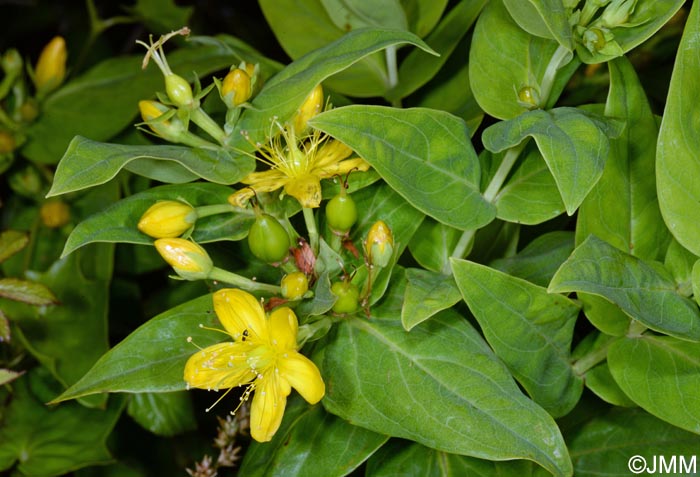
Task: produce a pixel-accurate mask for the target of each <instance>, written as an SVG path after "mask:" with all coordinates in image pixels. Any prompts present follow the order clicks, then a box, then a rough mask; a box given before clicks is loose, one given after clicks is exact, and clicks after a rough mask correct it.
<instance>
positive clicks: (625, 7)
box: [565, 0, 637, 57]
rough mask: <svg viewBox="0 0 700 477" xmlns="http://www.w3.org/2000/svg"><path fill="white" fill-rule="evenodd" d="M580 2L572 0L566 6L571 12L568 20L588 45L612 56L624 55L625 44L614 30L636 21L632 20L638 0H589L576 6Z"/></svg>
mask: <svg viewBox="0 0 700 477" xmlns="http://www.w3.org/2000/svg"><path fill="white" fill-rule="evenodd" d="M578 3H579V2H578V1H571V0H569V1H567V2H566V4H565V6H566V7H567V8H568V9H569V11H570V12H571V14H570V16H569V22H570V23H571V25H572V26H573V27H574V29H575V31H576V33H577V34H578V35H579V37H580V41H581V43H582V44H583V45H584V46H585V47H586V49H587V50H588V51H590V52H591V53H598V54H602V55H606V56H611V57H616V56H620V55H622V54H623V51H622V48H621V47H620V45H619V44H618V43H617V41H615V35H614V34H613V32H612V31H611V30H612V29H613V28H620V27H631V26H634V25H635V24H634V23H631V22H630V21H629V20H630V16H631V15H632V14H633V13H634V9H635V7H636V6H637V0H586V2H585V3H584V5H583V7H582V8H581V9H578V10H574V9H575V8H576V6H577V5H578ZM600 9H603V10H602V12H600Z"/></svg>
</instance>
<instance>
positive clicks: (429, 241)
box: [408, 217, 462, 272]
mask: <svg viewBox="0 0 700 477" xmlns="http://www.w3.org/2000/svg"><path fill="white" fill-rule="evenodd" d="M461 236H462V231H461V230H458V229H456V228H454V227H450V226H449V225H445V224H441V223H440V222H437V221H435V220H433V219H431V218H430V217H427V218H426V219H425V220H424V221H423V223H422V224H421V225H420V227H419V228H418V231H417V232H416V234H415V235H414V236H413V238H412V239H411V242H410V243H409V244H408V248H409V249H410V251H411V255H413V258H415V259H416V262H418V263H419V264H420V265H421V266H422V267H424V268H427V269H428V270H432V271H433V272H441V271H442V270H444V269H446V267H447V266H449V259H450V255H451V254H452V251H453V250H454V249H455V246H456V245H457V242H459V238H460V237H461Z"/></svg>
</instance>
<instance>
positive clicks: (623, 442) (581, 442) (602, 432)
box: [569, 409, 700, 476]
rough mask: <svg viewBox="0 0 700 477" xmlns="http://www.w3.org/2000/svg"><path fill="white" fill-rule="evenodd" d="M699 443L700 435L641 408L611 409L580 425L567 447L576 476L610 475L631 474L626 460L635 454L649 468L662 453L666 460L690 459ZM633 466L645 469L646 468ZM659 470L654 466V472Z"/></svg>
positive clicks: (641, 469) (695, 452) (647, 473)
mask: <svg viewBox="0 0 700 477" xmlns="http://www.w3.org/2000/svg"><path fill="white" fill-rule="evenodd" d="M698 446H700V437H698V436H697V435H694V434H691V433H690V432H687V431H683V430H681V429H678V428H677V427H673V426H671V425H669V424H667V423H665V422H663V421H661V420H659V419H657V418H655V417H654V416H651V415H649V414H647V413H646V412H644V411H642V410H641V409H613V410H612V411H610V412H608V413H606V414H603V415H602V416H598V417H596V418H595V419H593V420H591V421H589V422H588V423H586V424H584V425H583V426H580V427H579V428H578V429H577V430H576V433H575V434H574V435H573V436H572V437H571V439H570V447H569V449H570V450H571V458H572V459H573V461H574V471H575V474H576V475H582V476H586V475H610V476H612V475H633V473H632V472H630V470H629V467H628V462H629V461H630V459H631V458H632V457H634V456H641V457H643V458H644V459H646V463H647V464H648V465H649V469H652V466H653V465H654V464H655V463H656V464H657V465H658V462H657V461H658V459H659V457H660V456H662V455H663V456H666V457H668V458H669V460H670V458H671V456H686V458H687V460H688V461H689V460H690V457H691V456H694V455H695V454H697V450H698ZM639 463H641V462H639V461H637V464H639ZM636 469H637V470H640V471H644V469H645V467H637V468H636ZM659 470H660V468H659V467H656V471H655V472H658V471H659ZM655 472H645V474H644V475H649V474H653V473H655ZM681 472H682V470H681ZM637 473H639V472H637ZM659 473H660V474H661V472H659ZM693 473H694V472H693ZM686 475H692V474H690V472H688V474H686Z"/></svg>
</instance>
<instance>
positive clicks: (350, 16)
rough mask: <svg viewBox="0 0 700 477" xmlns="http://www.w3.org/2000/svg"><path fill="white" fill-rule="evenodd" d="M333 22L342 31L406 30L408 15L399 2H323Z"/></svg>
mask: <svg viewBox="0 0 700 477" xmlns="http://www.w3.org/2000/svg"><path fill="white" fill-rule="evenodd" d="M321 3H322V4H323V7H324V8H325V9H326V12H327V13H328V16H329V17H330V19H331V21H332V22H333V23H334V24H335V26H337V27H338V28H339V29H341V30H346V31H351V30H356V29H358V28H364V27H384V28H395V29H397V30H406V29H407V28H408V24H407V21H406V14H405V13H404V11H403V8H401V3H400V2H399V1H398V0H385V1H383V2H381V3H377V2H374V1H372V0H321Z"/></svg>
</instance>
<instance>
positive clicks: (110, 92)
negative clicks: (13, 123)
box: [22, 46, 235, 164]
mask: <svg viewBox="0 0 700 477" xmlns="http://www.w3.org/2000/svg"><path fill="white" fill-rule="evenodd" d="M144 53H145V50H144ZM234 58H235V57H234ZM142 60H143V56H142V55H137V56H129V57H123V58H112V59H108V60H105V61H103V62H101V63H100V64H98V65H97V66H95V67H94V68H92V69H90V70H89V71H88V72H87V73H85V74H84V75H82V76H80V77H78V78H76V79H74V80H72V81H70V82H69V83H67V84H66V85H64V86H63V87H61V88H60V89H59V90H57V91H56V92H55V93H53V94H52V95H51V96H49V97H48V98H47V99H46V101H44V102H43V103H42V105H41V116H39V118H38V119H37V121H36V122H35V123H33V124H32V126H31V127H30V128H29V129H28V131H27V135H28V140H27V143H26V146H25V147H24V148H22V154H23V155H24V156H26V157H27V158H29V159H30V160H32V161H36V162H41V163H46V164H56V163H57V162H58V160H59V159H60V158H61V156H62V155H63V152H64V151H65V150H66V147H67V146H68V143H69V142H70V141H71V139H72V138H73V137H74V136H75V135H76V134H81V135H83V136H85V137H89V138H91V139H93V140H95V141H106V140H108V139H109V138H111V137H113V136H114V135H115V134H117V133H118V132H119V131H121V130H123V129H124V128H125V127H127V126H129V125H130V124H132V123H133V121H134V118H135V117H136V115H137V114H138V109H137V108H138V102H139V100H142V99H147V98H151V97H153V94H154V92H155V91H158V90H163V89H164V83H163V75H162V73H161V72H160V70H159V69H158V68H157V67H156V66H155V65H152V66H151V67H150V68H148V69H146V70H145V71H143V70H142V69H141V62H142ZM232 60H233V58H232V51H231V48H230V47H223V46H204V47H201V46H199V47H194V48H182V49H180V50H178V51H175V52H173V53H172V54H170V53H169V54H168V63H169V64H170V66H171V68H172V69H173V70H174V71H175V72H178V73H180V74H181V75H183V76H185V77H189V75H190V74H191V73H192V71H197V73H198V74H200V75H205V74H208V73H211V72H214V71H217V70H220V69H222V68H228V67H229V66H230V65H231V63H232Z"/></svg>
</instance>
